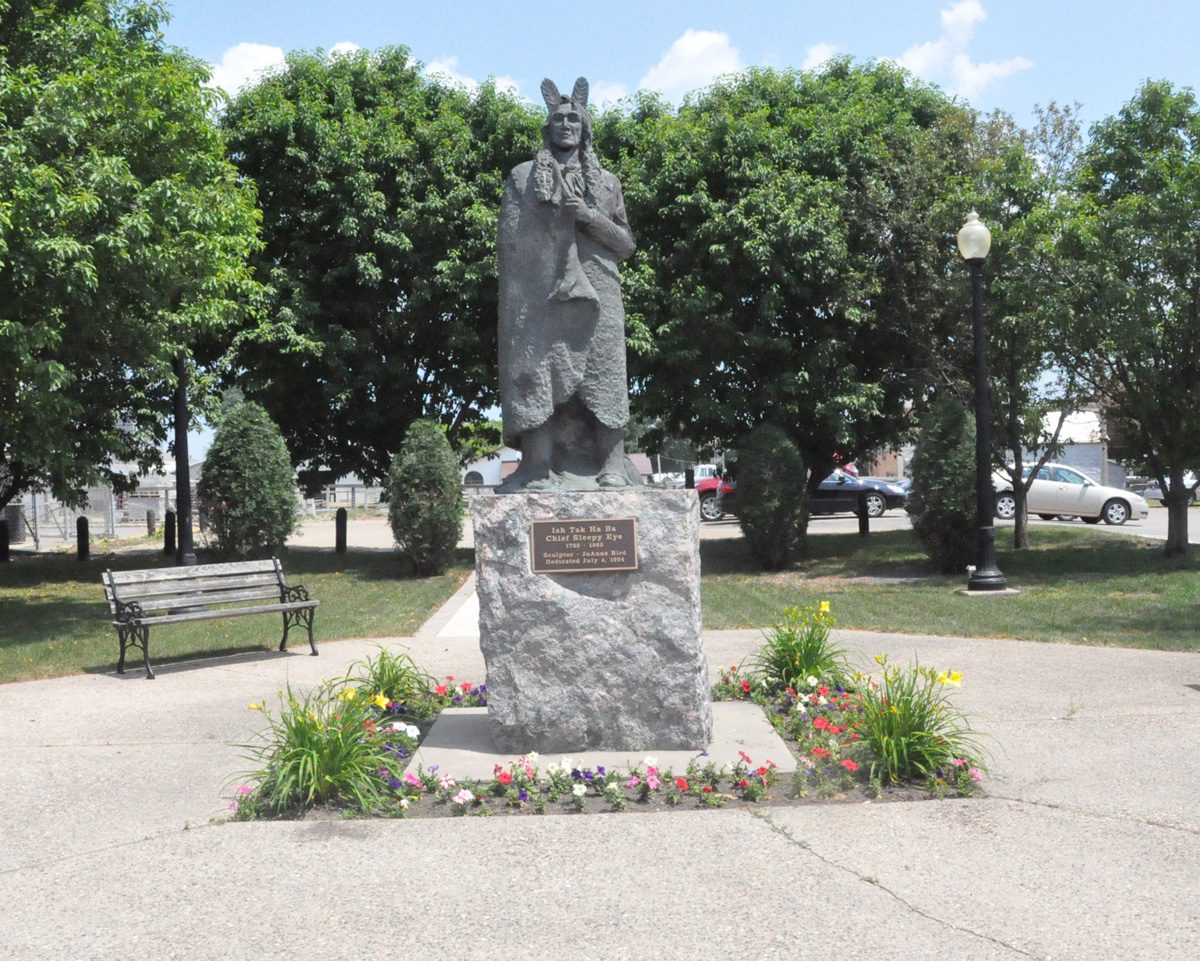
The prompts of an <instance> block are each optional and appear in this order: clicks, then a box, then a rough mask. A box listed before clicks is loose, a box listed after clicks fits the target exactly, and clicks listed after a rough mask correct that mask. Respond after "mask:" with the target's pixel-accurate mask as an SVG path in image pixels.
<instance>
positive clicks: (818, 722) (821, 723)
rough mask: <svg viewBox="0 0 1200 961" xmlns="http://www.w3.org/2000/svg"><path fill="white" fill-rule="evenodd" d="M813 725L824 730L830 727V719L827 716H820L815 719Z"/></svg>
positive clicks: (819, 729)
mask: <svg viewBox="0 0 1200 961" xmlns="http://www.w3.org/2000/svg"><path fill="white" fill-rule="evenodd" d="M813 727H815V728H816V729H817V730H818V731H824V730H825V729H826V728H828V727H829V721H828V720H827V719H826V718H823V717H818V718H815V719H814V720H813Z"/></svg>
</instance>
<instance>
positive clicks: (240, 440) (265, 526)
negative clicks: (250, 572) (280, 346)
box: [196, 403, 297, 556]
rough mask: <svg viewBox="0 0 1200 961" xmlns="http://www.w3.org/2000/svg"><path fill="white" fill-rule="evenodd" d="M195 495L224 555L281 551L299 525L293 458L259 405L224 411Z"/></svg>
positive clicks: (203, 519)
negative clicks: (297, 521)
mask: <svg viewBox="0 0 1200 961" xmlns="http://www.w3.org/2000/svg"><path fill="white" fill-rule="evenodd" d="M196 495H197V499H198V501H199V506H200V520H201V526H202V527H203V528H204V530H205V531H206V532H208V533H209V534H210V535H211V536H212V537H213V538H214V539H215V540H216V544H217V549H218V550H219V551H221V553H223V554H239V555H242V556H245V555H247V554H253V553H256V552H259V551H262V550H263V549H265V548H269V549H271V550H278V549H279V548H280V547H282V546H283V543H284V541H286V540H287V538H288V535H290V534H291V533H292V531H294V530H295V529H296V510H297V497H296V482H295V479H294V477H293V475H292V462H291V460H290V458H289V457H288V452H287V447H286V446H284V443H283V437H282V435H281V434H280V433H279V428H278V427H277V426H276V425H275V423H274V421H272V420H271V418H270V416H269V415H268V414H267V412H266V411H265V410H263V409H262V407H260V406H259V405H258V404H254V403H243V404H238V405H237V406H235V407H233V408H232V409H231V410H229V411H228V412H227V413H225V414H224V416H222V418H221V420H220V423H219V425H218V427H217V431H216V434H215V435H214V437H213V442H212V446H210V447H209V449H208V456H207V457H205V459H204V474H203V476H202V477H201V478H200V482H199V483H198V484H197V485H196Z"/></svg>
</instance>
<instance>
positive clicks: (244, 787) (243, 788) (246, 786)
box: [238, 784, 251, 794]
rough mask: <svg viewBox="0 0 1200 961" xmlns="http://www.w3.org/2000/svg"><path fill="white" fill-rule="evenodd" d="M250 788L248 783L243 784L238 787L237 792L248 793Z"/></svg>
mask: <svg viewBox="0 0 1200 961" xmlns="http://www.w3.org/2000/svg"><path fill="white" fill-rule="evenodd" d="M250 790H251V788H250V785H249V784H243V785H242V786H241V787H240V788H238V794H249V793H250Z"/></svg>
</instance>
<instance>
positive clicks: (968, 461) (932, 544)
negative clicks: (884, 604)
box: [908, 398, 976, 574]
mask: <svg viewBox="0 0 1200 961" xmlns="http://www.w3.org/2000/svg"><path fill="white" fill-rule="evenodd" d="M908 513H909V516H910V517H911V518H912V526H913V531H914V532H915V533H916V535H917V540H919V541H920V542H921V544H922V546H923V547H924V548H925V552H926V553H927V554H928V555H929V559H930V560H931V561H933V563H934V565H935V566H936V567H937V569H938V570H939V571H940V572H942V573H943V574H961V573H962V572H963V571H964V570H965V569H966V567H967V565H968V564H969V563H971V561H972V560H973V559H974V557H975V549H976V529H975V513H976V503H975V418H974V416H973V415H972V414H971V412H970V411H969V410H968V409H967V407H966V405H965V404H963V403H962V402H961V401H959V400H956V399H954V398H943V399H942V400H940V401H938V402H936V403H935V404H934V405H933V407H931V408H930V409H929V411H928V412H926V413H925V414H924V415H923V416H922V418H921V424H920V429H919V430H918V432H917V443H916V450H915V452H914V453H913V462H912V491H911V492H910V493H909V496H908Z"/></svg>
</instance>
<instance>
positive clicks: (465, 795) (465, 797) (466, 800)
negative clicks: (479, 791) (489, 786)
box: [451, 788, 475, 804]
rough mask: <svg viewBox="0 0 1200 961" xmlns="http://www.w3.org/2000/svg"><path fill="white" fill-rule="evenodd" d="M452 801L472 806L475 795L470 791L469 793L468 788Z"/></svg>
mask: <svg viewBox="0 0 1200 961" xmlns="http://www.w3.org/2000/svg"><path fill="white" fill-rule="evenodd" d="M451 800H452V801H453V802H454V803H455V804H470V803H471V802H472V801H474V800H475V795H474V794H472V793H471V792H470V791H468V790H467V789H466V788H463V789H462V790H461V791H459V792H458V793H457V794H456V795H454V797H453V798H451Z"/></svg>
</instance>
